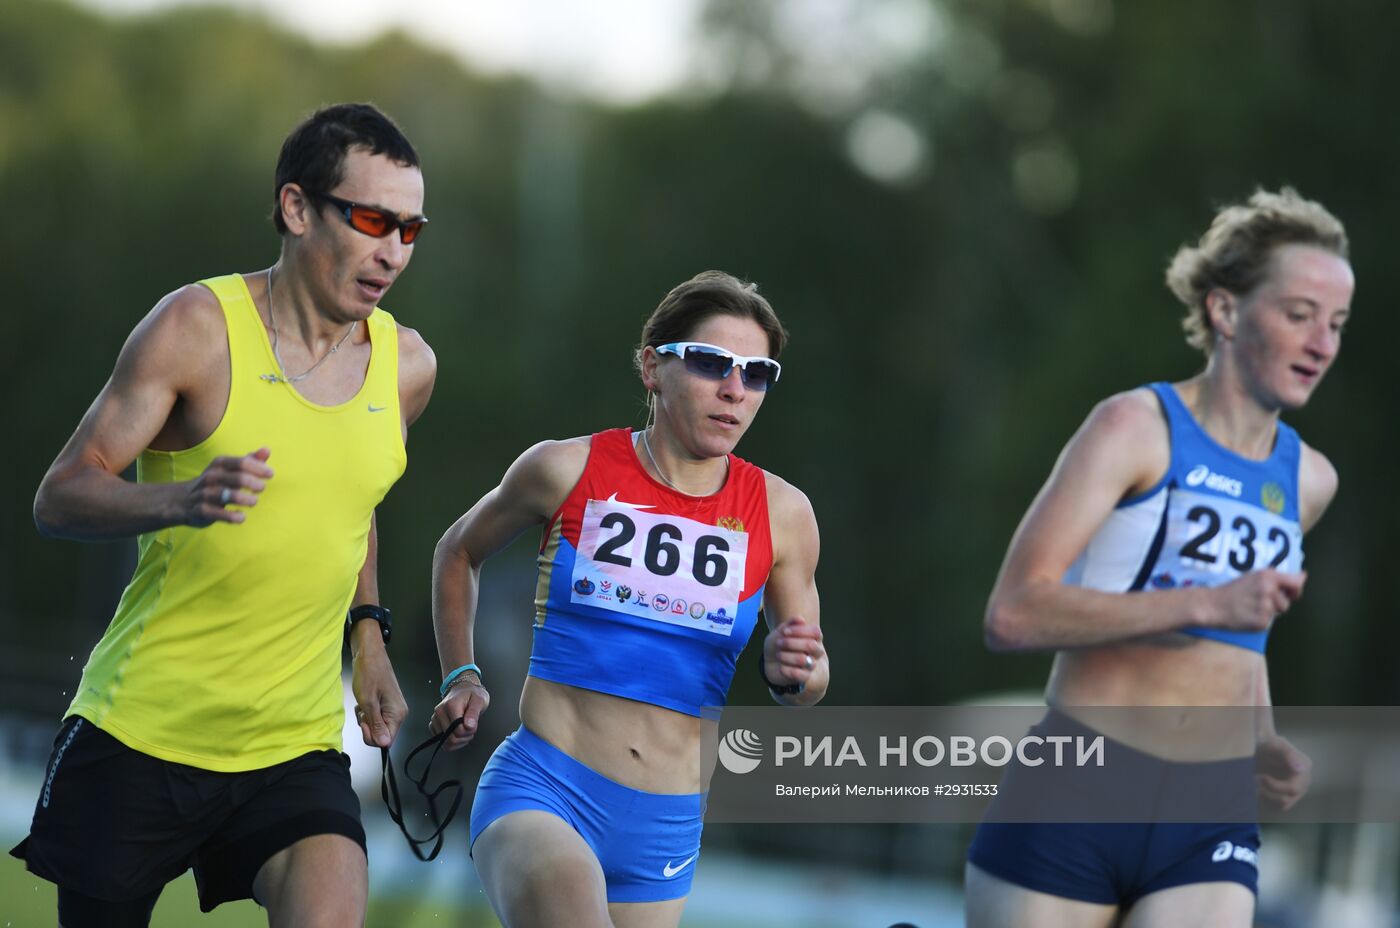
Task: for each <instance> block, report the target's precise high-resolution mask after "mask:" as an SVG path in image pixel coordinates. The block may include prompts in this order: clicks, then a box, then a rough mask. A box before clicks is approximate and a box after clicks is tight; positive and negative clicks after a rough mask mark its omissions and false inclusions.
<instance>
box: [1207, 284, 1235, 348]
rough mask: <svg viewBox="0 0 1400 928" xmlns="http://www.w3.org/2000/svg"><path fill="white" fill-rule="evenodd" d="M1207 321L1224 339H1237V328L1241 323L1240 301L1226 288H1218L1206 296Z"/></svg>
mask: <svg viewBox="0 0 1400 928" xmlns="http://www.w3.org/2000/svg"><path fill="white" fill-rule="evenodd" d="M1206 321H1207V322H1209V323H1210V327H1211V329H1213V330H1214V331H1215V332H1216V333H1217V334H1218V335H1220V336H1221V337H1222V338H1226V339H1230V338H1234V337H1235V326H1236V325H1237V324H1238V322H1239V301H1238V300H1236V299H1235V295H1234V294H1233V293H1231V292H1230V291H1229V290H1226V289H1225V288H1224V287H1216V288H1215V289H1214V290H1211V291H1210V292H1209V293H1207V294H1206Z"/></svg>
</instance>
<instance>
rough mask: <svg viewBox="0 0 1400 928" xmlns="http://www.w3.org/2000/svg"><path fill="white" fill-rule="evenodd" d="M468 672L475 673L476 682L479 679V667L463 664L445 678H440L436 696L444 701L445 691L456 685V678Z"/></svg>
mask: <svg viewBox="0 0 1400 928" xmlns="http://www.w3.org/2000/svg"><path fill="white" fill-rule="evenodd" d="M468 671H470V672H473V673H475V674H476V678H477V679H478V680H480V679H481V668H480V667H478V666H476V665H475V664H463V665H462V666H461V667H458V668H457V669H456V670H454V671H452V672H451V673H449V674H448V675H447V676H445V677H443V678H442V686H440V687H438V695H439V696H442V697H443V698H444V699H445V698H447V691H448V690H450V689H452V684H454V683H456V682H457V678H458V677H460V676H461V675H462V674H464V673H467V672H468Z"/></svg>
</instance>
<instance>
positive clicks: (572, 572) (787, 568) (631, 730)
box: [431, 271, 828, 928]
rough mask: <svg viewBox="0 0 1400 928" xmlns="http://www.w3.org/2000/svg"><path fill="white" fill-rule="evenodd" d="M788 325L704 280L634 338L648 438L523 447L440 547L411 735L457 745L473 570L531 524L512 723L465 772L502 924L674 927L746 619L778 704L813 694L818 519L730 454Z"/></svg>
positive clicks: (463, 713) (762, 303) (753, 411)
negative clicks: (432, 677) (758, 634)
mask: <svg viewBox="0 0 1400 928" xmlns="http://www.w3.org/2000/svg"><path fill="white" fill-rule="evenodd" d="M786 337H787V335H786V332H785V331H784V329H783V326H782V323H781V322H779V320H778V317H777V315H776V314H775V313H774V312H773V309H772V307H771V306H770V305H769V304H768V301H767V300H766V299H764V298H763V297H762V296H760V295H759V293H758V291H757V288H756V287H755V286H754V285H752V284H746V283H744V282H741V281H739V280H737V279H735V278H734V277H731V276H729V275H728V274H723V273H719V272H715V271H708V272H705V273H702V274H699V275H697V276H696V277H694V278H692V279H691V280H688V281H686V282H685V283H682V284H680V285H679V286H677V287H676V288H675V289H673V290H672V291H671V292H670V293H668V294H667V295H666V297H665V298H664V299H663V300H662V301H661V304H660V305H659V306H658V307H657V308H656V310H655V311H654V312H653V313H652V314H651V317H650V318H649V319H648V320H647V322H646V324H645V326H644V327H643V329H642V344H641V347H640V348H639V350H638V351H637V354H636V365H637V368H638V370H639V372H640V374H641V378H642V383H643V385H644V386H645V387H646V389H647V391H648V393H649V394H650V403H651V408H652V412H653V424H652V425H651V426H650V427H649V428H647V429H646V430H644V431H642V432H633V431H632V430H631V429H612V430H609V431H604V432H599V433H597V434H595V435H591V436H584V437H581V438H570V439H566V440H563V441H546V442H541V443H540V444H538V445H535V446H534V447H532V448H530V449H529V450H527V451H526V452H525V453H524V454H522V455H521V456H520V457H519V458H518V459H517V460H516V461H515V463H514V464H512V465H511V467H510V469H509V470H507V471H506V474H505V477H504V478H502V480H501V484H500V486H498V487H496V488H495V489H493V490H491V491H490V492H489V493H487V494H486V495H485V496H483V497H482V498H481V500H480V501H478V502H477V504H476V505H475V506H473V507H472V508H471V509H470V510H469V511H468V512H467V513H466V515H464V516H462V518H460V519H459V520H457V522H456V523H455V524H454V525H453V526H452V527H451V528H450V529H449V530H448V531H447V533H446V534H445V535H444V536H443V538H442V540H441V542H439V544H438V548H437V554H436V557H435V558H434V565H433V584H434V586H433V591H434V597H433V617H434V625H435V628H436V632H437V643H438V653H439V657H440V659H441V662H442V670H443V685H442V693H443V696H444V698H443V700H442V702H441V703H440V704H439V705H438V707H437V709H436V710H435V711H434V713H433V718H432V722H431V728H432V729H433V731H435V732H441V731H444V730H446V729H447V728H448V726H449V725H450V724H451V723H452V722H453V721H454V720H456V719H461V720H462V725H461V726H459V728H458V729H457V730H456V731H454V732H453V733H452V736H451V738H450V740H449V741H448V747H449V748H451V749H456V748H461V747H462V746H464V745H465V744H467V743H468V742H469V741H470V740H471V739H472V736H473V735H474V734H475V733H476V730H477V724H478V719H479V717H480V715H481V712H482V711H483V710H484V709H485V708H486V706H487V704H488V702H489V700H490V697H489V695H488V693H487V691H486V689H485V688H484V687H483V686H482V681H481V674H480V672H479V671H478V670H477V668H476V666H475V664H474V663H473V646H472V626H473V620H474V616H475V612H476V604H477V591H478V584H479V582H480V581H479V576H480V570H481V564H482V562H483V561H485V560H486V559H487V558H488V557H490V556H491V555H492V554H494V553H495V552H497V551H499V550H500V549H501V548H503V547H504V546H505V545H506V544H508V543H509V542H510V541H511V540H512V539H514V538H515V537H517V536H518V535H519V534H520V533H521V532H522V531H524V530H525V529H527V528H529V527H530V526H532V525H539V524H543V525H544V526H545V528H544V535H543V540H542V542H541V545H540V555H539V577H538V582H537V586H536V593H535V622H534V646H533V649H532V652H531V656H530V671H529V677H528V679H527V680H526V682H525V689H524V692H523V694H522V696H521V699H520V718H521V722H522V725H521V727H520V728H519V729H518V730H517V731H516V732H515V733H513V734H512V735H511V736H510V737H509V738H507V739H506V740H505V741H504V742H503V743H502V744H501V745H500V747H499V748H497V750H496V752H495V754H494V755H493V756H492V758H491V761H490V763H489V764H488V765H487V767H486V770H485V771H484V772H483V774H482V777H481V782H480V784H479V785H478V787H477V792H476V798H475V800H474V802H473V804H472V813H471V840H472V854H473V858H474V860H475V861H476V866H477V871H478V873H479V874H480V876H481V881H482V884H483V886H484V887H485V890H486V895H487V898H488V899H489V900H490V901H491V905H492V906H493V907H494V908H495V910H496V913H497V915H499V916H500V918H501V921H502V922H503V923H504V924H505V925H507V926H508V928H528V926H555V925H564V924H567V925H572V926H578V928H594V926H613V925H616V926H625V928H653V926H656V928H660V926H674V925H677V924H679V922H680V916H681V909H682V907H683V906H684V904H685V897H686V896H687V895H688V894H689V892H690V884H691V879H692V877H693V875H694V873H695V866H696V862H697V859H698V857H699V854H700V831H701V815H702V811H703V794H702V790H703V789H704V782H703V780H704V774H703V773H702V771H701V759H700V746H701V743H702V742H701V738H702V735H703V734H705V729H706V728H707V727H711V728H712V727H713V726H714V725H715V724H716V719H717V712H718V707H720V706H722V705H723V704H724V702H725V697H726V694H727V692H728V690H729V683H730V680H731V679H732V678H733V675H734V667H735V662H736V660H737V659H738V656H739V652H740V651H741V650H742V649H743V647H744V645H745V643H746V642H747V641H748V639H749V636H750V634H751V633H752V631H753V628H754V625H755V624H756V622H757V618H758V615H759V610H760V607H761V608H762V610H763V614H764V615H765V617H766V618H767V620H768V624H769V626H770V627H771V630H770V631H769V633H768V635H767V637H766V638H765V639H764V641H763V663H762V670H763V673H764V676H765V678H766V679H767V681H768V683H769V686H770V688H771V689H772V691H773V693H774V696H775V698H776V699H777V700H778V701H779V702H782V703H785V704H789V705H802V706H806V705H812V704H813V703H815V702H817V701H818V700H820V699H821V698H822V696H823V695H824V694H825V693H826V688H827V680H828V665H827V658H826V651H825V649H824V647H823V646H822V633H821V629H820V625H819V616H818V600H817V588H816V582H815V576H814V575H815V571H816V566H817V554H818V539H817V523H816V518H815V517H814V515H813V513H812V508H811V505H810V504H809V503H808V501H807V498H806V497H805V496H804V495H803V494H802V493H801V492H800V491H798V490H797V489H796V488H794V487H793V486H792V485H790V484H788V483H786V482H785V481H783V480H782V479H780V478H778V477H776V476H774V475H773V474H770V473H767V472H766V471H764V470H762V469H760V468H758V467H756V466H754V465H752V464H750V463H748V462H746V461H744V460H742V459H740V458H738V457H736V456H735V455H734V454H733V450H734V446H735V445H737V444H738V442H739V439H740V438H741V437H743V434H744V432H745V431H746V430H747V429H748V427H749V425H750V424H751V423H752V422H753V419H754V416H755V415H757V413H758V409H759V406H761V405H762V403H763V400H764V398H765V397H766V396H767V393H768V389H769V388H770V387H771V386H772V385H773V384H775V383H776V382H777V381H778V378H779V375H780V373H781V367H780V365H779V364H778V362H777V361H776V360H774V359H775V358H776V357H777V356H778V354H779V353H780V352H781V351H782V348H783V343H784V342H785V340H786Z"/></svg>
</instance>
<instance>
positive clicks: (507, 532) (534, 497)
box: [431, 439, 589, 750]
mask: <svg viewBox="0 0 1400 928" xmlns="http://www.w3.org/2000/svg"><path fill="white" fill-rule="evenodd" d="M588 450H589V441H588V439H570V440H567V441H547V442H541V443H540V444H538V445H535V446H534V447H532V448H530V449H529V450H528V451H526V452H525V453H524V454H522V455H521V456H520V457H519V458H517V459H516V460H515V463H513V464H512V465H511V466H510V468H509V469H508V470H507V471H506V474H505V476H504V477H503V478H502V479H501V483H500V486H498V487H496V488H495V489H493V490H491V491H490V492H489V493H487V494H486V495H485V496H483V497H482V498H481V499H480V500H479V501H477V503H476V505H475V506H473V507H472V508H471V509H469V510H467V512H466V514H465V515H463V516H462V517H461V518H460V519H458V520H457V521H456V522H455V523H453V525H452V527H451V528H449V529H448V530H447V532H446V534H444V535H443V536H442V540H441V541H439V542H438V545H437V551H436V552H435V553H434V556H433V631H434V633H435V634H436V636H437V646H438V659H439V660H440V661H441V664H442V672H443V674H444V675H446V674H448V673H450V672H451V671H452V670H454V669H456V668H458V667H461V666H463V665H464V664H468V663H474V662H475V657H474V655H475V653H476V651H475V645H474V641H473V634H474V626H475V622H476V604H477V591H478V589H479V585H480V579H481V565H482V563H484V562H485V561H486V559H487V558H489V557H490V556H491V555H493V554H495V553H496V552H497V551H500V550H501V549H502V548H504V547H505V546H506V545H508V544H510V543H511V542H512V541H513V540H515V539H516V538H517V537H519V535H520V533H521V532H523V531H525V530H526V529H528V528H530V527H531V526H532V525H539V524H541V523H543V522H545V521H547V520H548V519H549V518H551V517H552V516H553V515H554V512H555V511H556V510H557V509H558V508H559V507H560V505H562V504H563V502H564V499H565V498H566V497H567V496H568V494H569V491H570V490H572V489H573V487H574V484H576V483H577V482H578V479H579V477H580V476H581V475H582V474H583V468H584V465H585V464H586V463H587V462H588ZM464 676H465V677H469V678H470V677H472V675H471V674H465V675H464ZM479 684H480V681H479V680H477V681H475V682H471V680H464V681H463V683H462V684H461V685H457V686H453V688H452V689H450V690H448V692H447V696H446V698H444V699H443V700H442V702H441V703H439V704H438V706H437V708H436V709H435V710H434V712H433V720H432V722H431V727H432V728H433V730H434V731H443V730H445V729H446V728H447V727H448V725H450V724H451V723H452V721H453V720H454V719H458V718H460V719H463V720H464V721H463V725H462V727H461V728H459V729H458V730H457V731H456V732H454V733H453V736H452V738H451V740H449V741H448V748H449V749H450V750H456V749H457V748H460V747H462V746H463V745H465V744H467V742H469V741H470V740H471V738H472V736H474V735H475V734H476V724H477V719H478V718H479V717H480V715H481V712H482V711H483V710H484V709H485V708H486V706H487V704H488V703H489V702H490V696H489V694H487V692H486V689H485V688H484V687H482V686H480V685H479Z"/></svg>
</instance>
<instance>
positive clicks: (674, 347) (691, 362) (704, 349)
mask: <svg viewBox="0 0 1400 928" xmlns="http://www.w3.org/2000/svg"><path fill="white" fill-rule="evenodd" d="M656 353H657V354H673V355H675V356H676V357H678V358H680V359H681V360H682V361H684V362H685V369H686V370H687V371H689V372H690V373H692V374H694V375H695V376H697V377H704V378H705V379H706V380H723V379H724V378H726V377H728V376H729V372H730V371H732V370H734V368H736V367H737V368H739V376H740V378H741V379H742V380H743V381H744V386H745V387H746V388H748V389H750V390H767V389H768V388H769V386H771V385H772V384H775V383H777V382H778V375H779V374H781V373H782V372H783V366H782V365H781V364H779V363H778V362H777V361H774V360H773V359H772V358H764V357H756V358H747V357H744V356H743V355H741V354H735V353H734V352H732V351H729V350H727V349H725V348H721V347H719V346H718V345H710V344H706V343H705V342H671V343H670V344H668V345H658V346H657V347H656Z"/></svg>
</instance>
